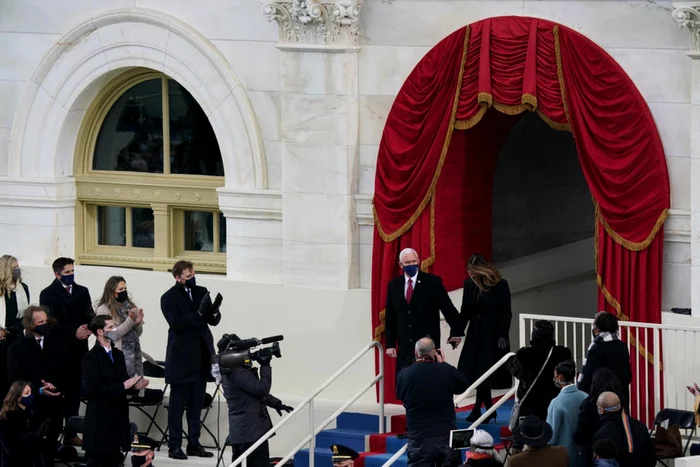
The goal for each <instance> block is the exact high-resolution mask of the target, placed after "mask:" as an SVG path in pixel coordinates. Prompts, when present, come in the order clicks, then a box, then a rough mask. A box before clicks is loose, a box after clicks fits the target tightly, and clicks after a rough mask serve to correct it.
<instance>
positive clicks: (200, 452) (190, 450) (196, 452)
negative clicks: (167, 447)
mask: <svg viewBox="0 0 700 467" xmlns="http://www.w3.org/2000/svg"><path fill="white" fill-rule="evenodd" d="M187 455H188V456H195V457H214V453H213V452H209V451H205V450H204V448H203V447H202V446H201V445H199V446H187Z"/></svg>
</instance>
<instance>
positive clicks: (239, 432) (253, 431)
mask: <svg viewBox="0 0 700 467" xmlns="http://www.w3.org/2000/svg"><path fill="white" fill-rule="evenodd" d="M221 385H222V386H223V388H224V397H226V403H227V405H228V426H229V436H230V439H231V442H232V443H233V444H245V443H254V442H255V441H257V440H258V439H259V438H260V437H261V436H262V435H264V434H265V433H267V431H268V430H269V429H270V428H272V422H271V421H270V414H269V413H268V411H267V407H273V408H274V407H275V406H277V404H280V403H281V402H280V400H279V399H277V398H276V397H274V396H272V395H270V387H271V386H272V369H271V368H270V366H261V367H260V377H259V378H258V371H257V369H256V368H244V367H242V366H239V367H236V368H234V369H232V370H231V372H230V373H228V374H224V375H222V379H221Z"/></svg>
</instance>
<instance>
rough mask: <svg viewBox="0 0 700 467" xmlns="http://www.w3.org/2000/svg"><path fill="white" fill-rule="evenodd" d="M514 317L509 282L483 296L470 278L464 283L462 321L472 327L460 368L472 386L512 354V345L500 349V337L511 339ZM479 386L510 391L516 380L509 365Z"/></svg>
mask: <svg viewBox="0 0 700 467" xmlns="http://www.w3.org/2000/svg"><path fill="white" fill-rule="evenodd" d="M511 317H512V313H511V309H510V288H509V287H508V282H507V281H505V280H502V281H501V282H499V283H498V284H496V285H495V286H494V287H493V288H491V289H490V290H487V291H485V292H483V293H482V292H481V291H480V290H479V288H478V287H477V286H476V284H474V282H473V281H472V280H471V279H467V280H466V281H464V289H463V292H462V310H461V314H460V318H461V319H462V322H463V326H467V325H469V328H467V336H466V339H465V341H464V347H463V348H462V353H461V354H460V357H459V365H458V366H457V368H459V371H461V372H462V373H464V375H465V376H466V377H467V380H468V381H469V384H472V383H474V381H476V380H477V379H479V377H481V375H483V374H484V373H486V371H487V370H488V369H489V368H491V367H492V366H493V365H494V364H495V363H496V362H498V360H500V359H501V358H502V357H503V356H504V355H506V354H507V353H508V352H510V345H509V346H508V347H507V348H505V349H499V348H498V340H499V339H500V338H501V337H504V338H506V339H508V336H509V334H510V321H511ZM479 387H481V388H486V389H510V388H511V387H513V378H512V377H511V375H510V374H509V373H508V368H507V367H506V365H503V366H501V368H499V369H498V370H497V371H496V372H495V373H494V374H493V375H491V376H490V377H489V379H487V380H486V381H484V382H483V383H482V384H481V386H479Z"/></svg>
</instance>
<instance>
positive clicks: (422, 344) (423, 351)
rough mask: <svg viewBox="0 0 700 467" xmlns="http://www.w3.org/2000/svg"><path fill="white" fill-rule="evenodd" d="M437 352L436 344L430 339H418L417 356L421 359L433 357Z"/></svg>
mask: <svg viewBox="0 0 700 467" xmlns="http://www.w3.org/2000/svg"><path fill="white" fill-rule="evenodd" d="M434 351H435V342H433V340H432V339H431V338H429V337H424V338H423V339H418V342H416V354H418V356H419V357H425V356H428V355H432V354H433V352H434Z"/></svg>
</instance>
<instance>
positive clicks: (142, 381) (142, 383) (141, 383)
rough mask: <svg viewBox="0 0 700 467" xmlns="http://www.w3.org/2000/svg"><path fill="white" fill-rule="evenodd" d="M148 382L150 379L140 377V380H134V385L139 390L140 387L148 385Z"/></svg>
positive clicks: (144, 387)
mask: <svg viewBox="0 0 700 467" xmlns="http://www.w3.org/2000/svg"><path fill="white" fill-rule="evenodd" d="M149 383H150V381H149V380H147V379H146V378H141V379H140V380H138V381H137V382H136V384H135V385H134V387H135V388H136V389H138V390H139V391H140V390H141V389H146V388H147V387H148V385H149Z"/></svg>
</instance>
